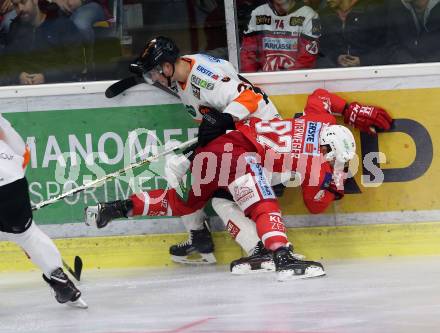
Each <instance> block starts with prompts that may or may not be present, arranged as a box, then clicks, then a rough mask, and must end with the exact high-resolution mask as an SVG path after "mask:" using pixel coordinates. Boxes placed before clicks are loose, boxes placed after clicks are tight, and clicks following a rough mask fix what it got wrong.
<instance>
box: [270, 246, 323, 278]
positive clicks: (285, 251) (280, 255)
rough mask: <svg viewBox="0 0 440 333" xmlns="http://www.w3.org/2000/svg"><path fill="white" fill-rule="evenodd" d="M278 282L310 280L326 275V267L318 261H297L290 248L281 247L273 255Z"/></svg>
mask: <svg viewBox="0 0 440 333" xmlns="http://www.w3.org/2000/svg"><path fill="white" fill-rule="evenodd" d="M273 260H274V263H275V270H276V272H277V274H278V276H277V279H278V281H288V280H297V279H308V278H313V277H318V276H323V275H325V274H326V273H325V271H324V267H323V266H322V264H321V263H319V262H316V261H307V260H299V259H296V258H295V257H294V255H293V253H292V251H291V250H290V249H289V248H288V247H280V248H279V249H277V250H276V251H275V252H274V253H273Z"/></svg>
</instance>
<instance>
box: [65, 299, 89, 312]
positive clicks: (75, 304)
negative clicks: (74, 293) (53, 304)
mask: <svg viewBox="0 0 440 333" xmlns="http://www.w3.org/2000/svg"><path fill="white" fill-rule="evenodd" d="M66 304H67V305H68V306H70V307H72V308H77V309H87V308H88V307H89V306H88V305H87V303H86V302H84V300H83V299H82V298H81V297H80V298H78V299H77V300H76V301H73V302H67V303H66Z"/></svg>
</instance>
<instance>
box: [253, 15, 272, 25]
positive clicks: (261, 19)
mask: <svg viewBox="0 0 440 333" xmlns="http://www.w3.org/2000/svg"><path fill="white" fill-rule="evenodd" d="M255 23H256V24H257V25H265V24H267V25H270V24H272V17H271V16H269V15H257V16H256V17H255Z"/></svg>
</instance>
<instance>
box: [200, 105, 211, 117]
mask: <svg viewBox="0 0 440 333" xmlns="http://www.w3.org/2000/svg"><path fill="white" fill-rule="evenodd" d="M211 111H212V109H211V108H210V107H209V106H205V105H200V106H199V112H200V114H201V115H204V114H206V113H208V112H211Z"/></svg>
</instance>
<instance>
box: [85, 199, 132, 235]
mask: <svg viewBox="0 0 440 333" xmlns="http://www.w3.org/2000/svg"><path fill="white" fill-rule="evenodd" d="M131 205H132V204H131V201H130V200H117V201H112V202H100V203H98V205H97V206H88V207H86V208H85V209H84V218H85V223H86V224H87V225H89V226H90V225H93V226H96V227H97V228H104V227H105V226H106V225H107V224H108V223H109V222H110V221H112V220H114V219H118V218H121V217H127V213H128V211H129V210H130V209H131V208H132V207H131Z"/></svg>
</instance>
